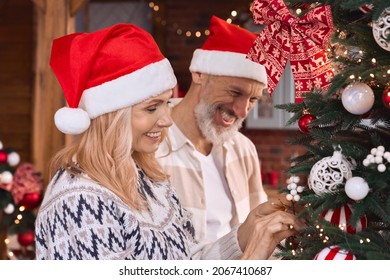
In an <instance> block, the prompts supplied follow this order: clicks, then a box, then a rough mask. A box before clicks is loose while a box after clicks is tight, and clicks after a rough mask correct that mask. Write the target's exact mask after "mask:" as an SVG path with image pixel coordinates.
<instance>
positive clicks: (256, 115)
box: [246, 63, 298, 129]
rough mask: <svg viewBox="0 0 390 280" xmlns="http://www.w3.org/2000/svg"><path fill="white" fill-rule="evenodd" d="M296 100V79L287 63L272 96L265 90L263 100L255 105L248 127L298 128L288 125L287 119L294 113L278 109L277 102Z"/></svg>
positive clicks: (284, 102)
mask: <svg viewBox="0 0 390 280" xmlns="http://www.w3.org/2000/svg"><path fill="white" fill-rule="evenodd" d="M293 102H295V87H294V79H293V75H292V71H291V67H290V63H287V65H286V69H285V70H284V72H283V75H282V77H281V78H280V80H279V83H278V85H277V86H276V89H275V91H274V93H273V94H272V97H271V96H270V95H269V94H267V93H265V92H264V95H263V97H262V99H261V100H259V102H258V103H257V104H256V105H255V107H254V108H253V110H252V111H251V112H250V114H249V116H248V118H247V120H246V128H248V129H259V128H265V129H297V128H298V126H297V125H296V124H295V125H292V126H286V123H287V121H288V120H289V119H290V118H291V117H292V115H293V114H291V113H289V112H286V111H284V110H281V109H276V108H275V105H276V104H286V103H293Z"/></svg>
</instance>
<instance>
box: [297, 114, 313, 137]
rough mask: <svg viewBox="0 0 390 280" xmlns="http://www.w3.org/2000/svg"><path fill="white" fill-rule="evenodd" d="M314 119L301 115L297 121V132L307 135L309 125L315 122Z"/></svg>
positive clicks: (310, 115) (310, 116) (308, 115)
mask: <svg viewBox="0 0 390 280" xmlns="http://www.w3.org/2000/svg"><path fill="white" fill-rule="evenodd" d="M315 118H316V117H315V116H314V115H312V114H303V115H302V117H300V118H299V120H298V127H299V130H300V131H301V132H303V133H305V134H307V133H309V130H310V127H309V124H310V123H311V122H312V121H313V120H315Z"/></svg>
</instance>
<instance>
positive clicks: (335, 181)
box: [308, 151, 352, 195]
mask: <svg viewBox="0 0 390 280" xmlns="http://www.w3.org/2000/svg"><path fill="white" fill-rule="evenodd" d="M351 177H352V165H351V164H350V163H349V162H348V161H347V159H346V158H345V157H344V156H343V155H342V154H341V152H340V151H334V152H333V155H332V156H331V157H325V158H323V159H321V160H320V161H318V162H316V163H315V164H314V165H313V167H312V168H311V170H310V174H309V179H308V185H309V188H310V189H312V190H313V191H314V192H315V193H316V194H318V195H320V194H322V193H329V192H335V191H337V186H338V185H340V184H344V183H345V181H346V180H348V179H349V178H351Z"/></svg>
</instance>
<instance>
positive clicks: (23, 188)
mask: <svg viewBox="0 0 390 280" xmlns="http://www.w3.org/2000/svg"><path fill="white" fill-rule="evenodd" d="M41 197H42V180H41V177H40V174H39V173H38V172H36V170H35V168H34V166H33V165H32V164H31V163H21V161H20V156H19V154H18V153H17V152H16V151H15V150H14V149H12V148H5V147H4V146H3V143H2V142H1V141H0V259H34V257H35V249H34V222H35V217H36V216H35V213H34V209H35V208H37V207H38V206H39V204H40V202H41ZM9 236H15V237H16V241H17V243H18V244H19V245H20V248H17V247H16V248H15V246H13V248H12V249H9V248H8V246H7V245H8V243H9V242H10V239H9Z"/></svg>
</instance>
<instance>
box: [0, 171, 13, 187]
mask: <svg viewBox="0 0 390 280" xmlns="http://www.w3.org/2000/svg"><path fill="white" fill-rule="evenodd" d="M13 179H14V175H12V173H11V172H9V171H3V172H2V173H1V174H0V183H3V184H9V183H11V182H12V180H13Z"/></svg>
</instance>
